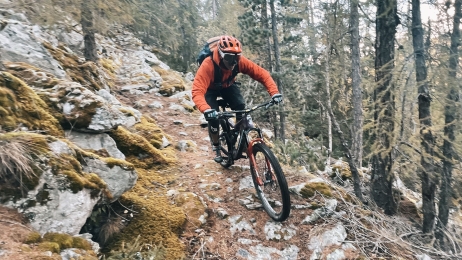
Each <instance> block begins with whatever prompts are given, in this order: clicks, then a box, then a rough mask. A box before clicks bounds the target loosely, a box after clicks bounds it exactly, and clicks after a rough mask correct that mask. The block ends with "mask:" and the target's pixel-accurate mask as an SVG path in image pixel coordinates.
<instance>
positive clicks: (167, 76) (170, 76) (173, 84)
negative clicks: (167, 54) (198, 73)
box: [154, 66, 186, 96]
mask: <svg viewBox="0 0 462 260" xmlns="http://www.w3.org/2000/svg"><path fill="white" fill-rule="evenodd" d="M154 70H155V71H156V72H157V73H159V75H160V76H161V78H162V80H163V81H162V87H161V88H160V89H159V93H160V94H163V95H166V96H171V95H173V94H174V93H175V92H177V91H184V90H185V89H186V87H185V82H184V80H183V77H182V76H181V75H180V74H179V73H178V72H176V71H173V70H165V69H162V68H160V67H158V66H155V67H154Z"/></svg>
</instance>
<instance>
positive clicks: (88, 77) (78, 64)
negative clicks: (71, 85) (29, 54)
mask: <svg viewBox="0 0 462 260" xmlns="http://www.w3.org/2000/svg"><path fill="white" fill-rule="evenodd" d="M43 46H45V48H47V49H48V51H49V52H50V53H51V55H53V58H54V59H55V60H57V61H58V62H59V63H60V64H61V66H62V67H63V68H64V70H65V71H66V72H67V75H69V76H70V77H71V78H72V80H73V81H75V82H79V83H80V84H82V86H86V87H87V88H88V89H91V90H100V89H103V88H104V87H105V84H104V83H103V82H102V81H101V77H100V75H99V72H98V67H97V66H96V64H95V63H94V62H87V61H85V60H82V59H80V57H79V56H77V55H75V54H73V53H71V52H69V51H68V49H67V48H66V47H65V46H64V45H62V44H60V45H58V47H57V48H55V47H53V46H52V45H51V44H50V43H47V42H44V43H43Z"/></svg>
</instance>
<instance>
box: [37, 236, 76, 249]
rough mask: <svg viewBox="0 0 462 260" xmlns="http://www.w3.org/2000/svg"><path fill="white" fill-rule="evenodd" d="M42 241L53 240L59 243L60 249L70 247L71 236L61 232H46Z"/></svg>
mask: <svg viewBox="0 0 462 260" xmlns="http://www.w3.org/2000/svg"><path fill="white" fill-rule="evenodd" d="M43 241H46V242H53V243H56V244H58V245H59V248H60V250H63V249H66V248H72V247H73V245H72V243H73V240H72V236H70V235H68V234H63V233H46V234H45V235H43Z"/></svg>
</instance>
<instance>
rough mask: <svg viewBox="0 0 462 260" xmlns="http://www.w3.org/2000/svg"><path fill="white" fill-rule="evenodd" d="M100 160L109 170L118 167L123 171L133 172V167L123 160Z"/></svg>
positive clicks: (109, 158)
mask: <svg viewBox="0 0 462 260" xmlns="http://www.w3.org/2000/svg"><path fill="white" fill-rule="evenodd" d="M100 160H102V161H103V162H105V163H106V165H107V166H108V167H109V168H112V167H114V166H119V167H121V168H123V169H126V170H134V169H135V166H133V164H131V163H129V162H127V161H125V160H121V159H116V158H112V157H108V158H100Z"/></svg>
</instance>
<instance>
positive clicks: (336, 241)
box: [308, 223, 347, 250]
mask: <svg viewBox="0 0 462 260" xmlns="http://www.w3.org/2000/svg"><path fill="white" fill-rule="evenodd" d="M318 228H320V227H318ZM313 233H315V234H316V233H319V231H316V232H314V230H313ZM346 237H347V233H346V229H345V227H344V226H343V225H342V224H341V223H338V224H337V225H336V226H334V227H333V228H331V229H329V230H327V231H325V232H324V233H322V234H320V235H317V236H314V237H311V238H310V241H309V243H308V249H309V250H315V249H318V248H319V249H321V250H322V249H324V248H325V247H328V246H332V245H337V246H340V245H341V244H342V243H343V241H345V238H346Z"/></svg>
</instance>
